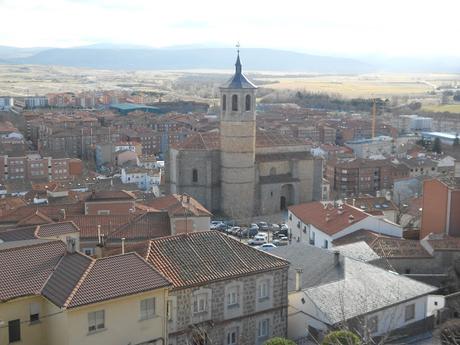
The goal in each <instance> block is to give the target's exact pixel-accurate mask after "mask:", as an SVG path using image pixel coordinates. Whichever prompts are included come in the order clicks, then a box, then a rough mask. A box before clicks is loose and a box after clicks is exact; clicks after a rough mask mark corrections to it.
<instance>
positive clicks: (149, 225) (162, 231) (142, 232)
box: [108, 211, 171, 240]
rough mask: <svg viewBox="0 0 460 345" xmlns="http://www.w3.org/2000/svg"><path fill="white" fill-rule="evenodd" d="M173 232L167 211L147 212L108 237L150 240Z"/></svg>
mask: <svg viewBox="0 0 460 345" xmlns="http://www.w3.org/2000/svg"><path fill="white" fill-rule="evenodd" d="M170 234H171V224H170V222H169V216H168V213H167V212H158V211H155V212H146V213H144V214H141V215H138V216H137V217H136V218H134V219H132V220H130V221H129V222H128V223H126V224H124V225H122V226H120V227H119V228H118V229H116V230H115V231H113V232H112V233H110V234H109V235H108V239H109V240H110V239H112V240H114V239H121V238H125V239H127V240H148V239H151V238H156V237H163V236H168V235H170Z"/></svg>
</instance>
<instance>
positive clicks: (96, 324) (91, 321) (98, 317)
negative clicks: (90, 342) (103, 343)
mask: <svg viewBox="0 0 460 345" xmlns="http://www.w3.org/2000/svg"><path fill="white" fill-rule="evenodd" d="M104 328H105V312H104V310H98V311H93V312H92V313H88V332H89V333H93V332H96V331H98V330H100V329H104Z"/></svg>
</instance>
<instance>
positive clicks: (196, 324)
mask: <svg viewBox="0 0 460 345" xmlns="http://www.w3.org/2000/svg"><path fill="white" fill-rule="evenodd" d="M139 254H141V256H143V257H144V258H145V259H146V260H147V261H148V262H150V263H151V264H152V265H153V266H154V267H155V268H156V269H157V270H158V271H160V272H161V273H162V274H163V275H164V276H166V277H167V278H168V279H169V280H171V282H172V283H173V286H172V288H171V289H170V291H169V295H168V302H167V308H168V309H167V320H168V322H167V323H168V325H167V327H168V334H169V335H168V338H169V343H168V344H169V345H185V344H190V343H194V344H205V343H209V344H214V345H234V344H239V345H244V344H247V345H253V344H263V342H265V341H266V340H267V339H269V338H271V337H275V336H279V337H285V336H286V334H287V307H288V305H287V272H288V268H289V263H288V262H287V261H285V260H283V259H280V258H277V257H274V256H272V255H270V254H267V253H265V252H262V251H259V250H257V249H255V248H252V247H250V246H247V245H245V244H243V243H241V242H239V241H237V240H234V239H232V238H230V237H228V236H226V235H224V234H221V233H219V232H217V231H204V232H195V233H189V234H181V235H176V236H169V237H164V238H158V239H153V240H151V241H149V245H148V246H144V250H143V251H142V252H141V253H139Z"/></svg>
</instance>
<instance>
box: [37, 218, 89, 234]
mask: <svg viewBox="0 0 460 345" xmlns="http://www.w3.org/2000/svg"><path fill="white" fill-rule="evenodd" d="M79 231H80V229H79V228H78V226H76V225H75V223H74V222H72V221H68V222H59V223H52V224H44V225H38V226H37V230H36V234H37V236H38V237H54V236H59V235H64V234H69V233H73V232H79Z"/></svg>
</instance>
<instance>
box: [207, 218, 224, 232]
mask: <svg viewBox="0 0 460 345" xmlns="http://www.w3.org/2000/svg"><path fill="white" fill-rule="evenodd" d="M221 224H224V223H222V221H221V220H213V221H211V224H210V225H209V228H210V229H211V230H217V227H218V226H219V225H221Z"/></svg>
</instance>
